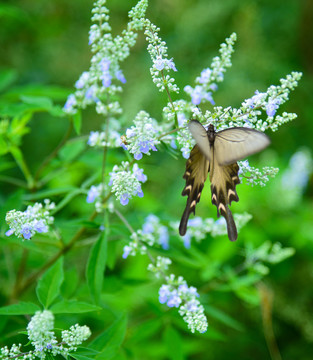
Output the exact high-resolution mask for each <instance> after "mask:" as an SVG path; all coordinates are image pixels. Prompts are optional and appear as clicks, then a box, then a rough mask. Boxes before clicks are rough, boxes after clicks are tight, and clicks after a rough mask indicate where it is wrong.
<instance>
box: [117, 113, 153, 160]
mask: <svg viewBox="0 0 313 360" xmlns="http://www.w3.org/2000/svg"><path fill="white" fill-rule="evenodd" d="M134 124H135V126H132V127H131V128H130V129H127V130H126V140H125V142H126V145H125V143H122V147H123V148H124V149H125V150H128V151H129V152H130V153H132V154H133V155H134V158H135V159H136V160H140V159H142V156H143V155H142V154H146V155H150V151H151V150H152V151H157V148H156V145H158V144H159V143H160V141H159V140H158V138H157V136H158V134H159V130H158V124H157V122H156V120H154V119H152V118H151V117H150V116H149V114H148V113H146V112H145V111H140V112H139V113H138V114H137V116H136V118H135V120H134Z"/></svg>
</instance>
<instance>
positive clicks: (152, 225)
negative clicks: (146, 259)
mask: <svg viewBox="0 0 313 360" xmlns="http://www.w3.org/2000/svg"><path fill="white" fill-rule="evenodd" d="M130 238H131V241H130V242H129V243H128V244H127V245H125V246H124V252H123V258H124V259H126V258H127V257H128V256H129V255H131V256H135V255H136V254H137V253H138V252H139V253H140V254H146V253H147V246H150V247H151V246H155V245H158V246H161V247H162V248H163V249H164V250H167V249H168V248H169V233H168V229H167V227H166V226H165V225H161V223H160V219H159V218H158V217H157V216H155V215H152V214H150V215H148V216H147V217H146V220H145V222H144V224H143V227H142V229H139V230H137V231H136V232H134V233H133V234H132V235H131V237H130Z"/></svg>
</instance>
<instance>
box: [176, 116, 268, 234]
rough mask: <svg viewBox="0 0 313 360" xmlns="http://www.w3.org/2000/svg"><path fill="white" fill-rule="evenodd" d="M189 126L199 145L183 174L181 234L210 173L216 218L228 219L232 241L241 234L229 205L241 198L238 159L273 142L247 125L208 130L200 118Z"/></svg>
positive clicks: (192, 153) (211, 126) (228, 229)
mask: <svg viewBox="0 0 313 360" xmlns="http://www.w3.org/2000/svg"><path fill="white" fill-rule="evenodd" d="M188 128H189V131H190V132H191V134H192V136H193V138H194V139H195V140H196V145H195V146H194V147H193V149H192V150H191V153H190V157H189V159H188V160H187V162H186V171H185V173H184V176H183V178H184V179H185V180H186V185H185V187H184V189H183V192H182V195H183V196H185V195H186V196H188V198H187V204H186V208H185V210H184V213H183V215H182V218H181V221H180V225H179V234H180V235H181V236H183V235H185V234H186V231H187V222H188V219H189V215H190V213H193V214H195V209H196V205H197V203H198V202H199V201H200V197H201V192H202V189H203V186H204V183H205V181H206V179H207V176H208V173H209V174H210V182H211V199H212V204H214V205H215V206H216V207H217V217H220V216H221V215H222V216H224V218H225V220H226V224H227V233H228V238H229V240H231V241H235V240H237V237H238V233H237V228H236V224H235V221H234V218H233V215H232V213H231V211H230V209H229V207H228V206H229V205H231V202H232V201H239V197H238V195H237V191H236V185H237V184H239V183H240V180H239V177H238V171H239V166H238V164H237V161H238V160H242V159H244V158H246V157H247V156H249V155H252V154H255V153H257V152H259V151H261V150H263V149H264V148H266V147H267V146H268V145H269V144H270V140H269V138H268V136H266V135H265V134H263V133H262V132H260V131H257V130H254V129H249V128H245V127H234V128H229V129H226V130H222V131H219V132H216V131H215V130H214V126H213V125H212V124H210V125H209V127H208V129H207V130H206V129H205V127H204V126H202V125H201V123H200V122H199V121H197V120H191V121H190V122H189V124H188Z"/></svg>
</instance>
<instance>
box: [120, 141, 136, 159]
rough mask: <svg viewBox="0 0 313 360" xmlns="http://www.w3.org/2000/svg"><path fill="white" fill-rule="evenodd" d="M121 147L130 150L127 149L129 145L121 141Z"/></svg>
mask: <svg viewBox="0 0 313 360" xmlns="http://www.w3.org/2000/svg"><path fill="white" fill-rule="evenodd" d="M121 147H122V148H123V149H124V150H128V149H127V146H126V145H125V144H124V143H123V142H122V141H121ZM136 160H140V159H136Z"/></svg>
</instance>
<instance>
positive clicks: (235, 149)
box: [214, 127, 270, 165]
mask: <svg viewBox="0 0 313 360" xmlns="http://www.w3.org/2000/svg"><path fill="white" fill-rule="evenodd" d="M269 144H270V139H269V138H268V137H267V136H266V135H265V134H264V133H262V132H260V131H257V130H254V129H248V128H244V127H238V128H230V129H226V130H222V131H220V132H218V133H216V135H215V141H214V151H215V154H216V159H217V161H218V163H219V164H220V165H228V164H232V163H234V162H236V161H238V160H242V159H244V158H246V157H247V156H249V155H252V154H255V153H257V152H259V151H261V150H263V149H264V148H266V147H267V146H268V145H269Z"/></svg>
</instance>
